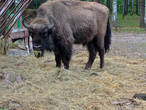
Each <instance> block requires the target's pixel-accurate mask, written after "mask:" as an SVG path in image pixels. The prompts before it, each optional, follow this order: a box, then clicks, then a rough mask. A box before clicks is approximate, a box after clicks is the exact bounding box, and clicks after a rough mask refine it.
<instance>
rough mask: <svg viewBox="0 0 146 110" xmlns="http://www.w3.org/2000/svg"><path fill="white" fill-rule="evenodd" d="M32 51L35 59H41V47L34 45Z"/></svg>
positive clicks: (42, 51)
mask: <svg viewBox="0 0 146 110" xmlns="http://www.w3.org/2000/svg"><path fill="white" fill-rule="evenodd" d="M33 49H34V55H35V57H37V58H39V57H42V56H43V55H44V50H43V48H42V46H40V45H38V46H36V45H34V46H33Z"/></svg>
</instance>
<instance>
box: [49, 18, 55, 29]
mask: <svg viewBox="0 0 146 110" xmlns="http://www.w3.org/2000/svg"><path fill="white" fill-rule="evenodd" d="M50 21H51V25H50V26H49V27H50V28H53V27H54V25H55V24H56V19H55V18H54V17H53V16H50Z"/></svg>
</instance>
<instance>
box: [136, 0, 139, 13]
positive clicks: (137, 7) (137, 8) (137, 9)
mask: <svg viewBox="0 0 146 110" xmlns="http://www.w3.org/2000/svg"><path fill="white" fill-rule="evenodd" d="M138 5H139V2H138V0H136V14H137V15H139V6H138Z"/></svg>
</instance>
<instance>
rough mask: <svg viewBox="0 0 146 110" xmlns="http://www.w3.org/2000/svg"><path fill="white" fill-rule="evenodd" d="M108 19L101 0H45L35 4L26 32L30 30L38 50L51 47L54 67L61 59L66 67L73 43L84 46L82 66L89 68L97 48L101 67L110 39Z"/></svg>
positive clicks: (105, 8) (106, 9)
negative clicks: (85, 58) (86, 56)
mask: <svg viewBox="0 0 146 110" xmlns="http://www.w3.org/2000/svg"><path fill="white" fill-rule="evenodd" d="M108 19H109V10H108V8H107V7H105V6H103V5H101V4H98V3H95V2H83V1H74V0H72V1H68V0H61V1H58V0H57V1H56V0H55V1H52V2H50V1H48V2H46V3H44V4H42V5H41V6H40V7H39V9H38V10H37V16H36V18H35V19H34V20H33V21H32V23H31V24H30V27H31V29H30V28H29V30H31V31H33V32H30V33H32V34H31V35H32V37H33V44H34V47H41V48H40V50H41V51H44V49H48V50H53V51H54V53H55V59H56V66H57V67H60V66H61V61H62V62H63V64H64V66H65V68H67V69H68V68H69V62H70V59H71V53H72V45H73V43H76V44H83V45H87V47H88V50H89V61H88V63H87V64H86V67H85V68H86V69H89V68H91V66H92V63H93V61H94V59H95V57H96V53H97V51H98V52H99V56H100V67H101V68H102V67H103V66H104V53H105V52H106V51H107V50H109V46H110V39H111V32H110V26H109V21H108ZM50 25H54V26H53V28H50ZM47 30H49V31H47ZM41 33H47V34H48V35H46V36H45V34H41ZM34 49H35V48H34ZM42 55H43V54H42ZM42 55H39V56H42Z"/></svg>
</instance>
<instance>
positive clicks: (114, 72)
mask: <svg viewBox="0 0 146 110" xmlns="http://www.w3.org/2000/svg"><path fill="white" fill-rule="evenodd" d="M83 50H84V49H83ZM87 56H88V54H87V52H86V51H82V52H80V53H78V52H77V54H75V55H73V57H72V61H71V65H70V66H71V68H70V70H64V69H58V68H56V67H55V61H54V56H53V55H52V54H47V55H46V56H45V57H43V58H41V59H36V58H34V57H33V56H29V57H21V58H20V57H8V56H0V71H1V72H5V73H16V74H23V76H24V77H25V81H24V82H20V83H17V82H14V83H13V84H11V85H10V84H8V83H7V82H6V81H4V80H1V81H0V94H1V95H0V106H1V107H4V108H8V109H13V108H16V110H146V102H144V101H142V100H138V99H136V100H135V101H136V104H133V105H132V104H129V105H124V104H123V105H120V106H118V105H114V103H115V101H118V100H126V99H127V100H129V99H132V97H133V95H134V94H135V93H146V60H143V59H129V58H125V57H121V56H112V57H111V56H109V55H106V57H105V68H104V69H102V70H101V69H99V64H98V63H99V59H98V58H97V59H96V61H95V63H94V65H93V67H92V69H91V70H84V66H85V63H86V62H87V58H88V57H87ZM123 98H124V99H123Z"/></svg>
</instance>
